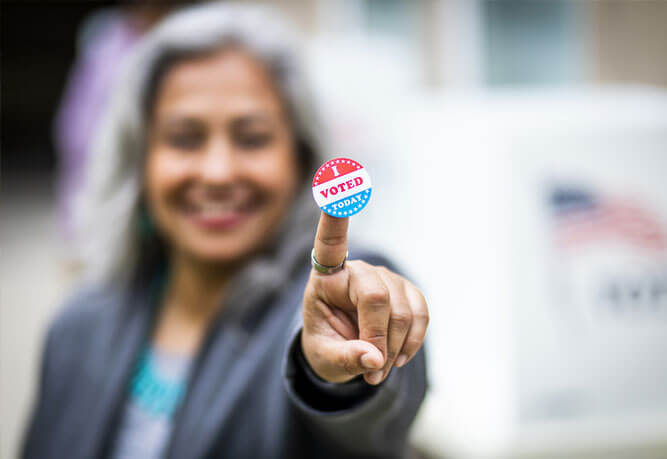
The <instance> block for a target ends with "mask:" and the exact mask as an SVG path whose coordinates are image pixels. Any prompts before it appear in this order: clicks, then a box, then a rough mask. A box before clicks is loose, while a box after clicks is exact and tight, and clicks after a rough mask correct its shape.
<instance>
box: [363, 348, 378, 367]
mask: <svg viewBox="0 0 667 459" xmlns="http://www.w3.org/2000/svg"><path fill="white" fill-rule="evenodd" d="M361 364H362V365H363V367H364V368H367V369H369V370H375V369H376V368H379V367H380V365H378V364H377V362H376V361H375V360H374V359H373V357H372V356H371V353H370V352H367V353H365V354H364V355H362V356H361Z"/></svg>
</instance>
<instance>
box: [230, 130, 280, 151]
mask: <svg viewBox="0 0 667 459" xmlns="http://www.w3.org/2000/svg"><path fill="white" fill-rule="evenodd" d="M272 140H273V135H272V134H271V133H269V132H262V133H240V134H238V135H237V136H236V139H235V141H236V144H237V145H238V146H239V147H241V148H243V149H246V150H254V149H259V148H263V147H266V146H267V145H268V144H270V143H271V141H272Z"/></svg>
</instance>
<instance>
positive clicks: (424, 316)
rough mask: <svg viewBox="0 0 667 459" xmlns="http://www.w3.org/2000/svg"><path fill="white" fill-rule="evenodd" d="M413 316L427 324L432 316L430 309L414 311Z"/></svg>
mask: <svg viewBox="0 0 667 459" xmlns="http://www.w3.org/2000/svg"><path fill="white" fill-rule="evenodd" d="M413 318H414V320H416V321H419V322H422V323H424V324H425V325H428V323H429V321H430V320H431V317H430V315H429V313H428V311H425V310H424V311H416V312H414V313H413Z"/></svg>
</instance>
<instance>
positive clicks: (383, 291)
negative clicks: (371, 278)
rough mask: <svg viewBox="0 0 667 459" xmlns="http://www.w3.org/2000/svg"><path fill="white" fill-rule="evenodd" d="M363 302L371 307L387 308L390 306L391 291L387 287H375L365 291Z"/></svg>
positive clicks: (362, 296) (362, 297)
mask: <svg viewBox="0 0 667 459" xmlns="http://www.w3.org/2000/svg"><path fill="white" fill-rule="evenodd" d="M361 301H362V302H363V303H364V304H366V305H369V306H386V305H388V304H389V290H388V289H387V288H386V287H374V288H371V289H367V290H365V291H364V292H363V293H362V295H361Z"/></svg>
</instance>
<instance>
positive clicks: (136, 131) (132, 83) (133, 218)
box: [77, 4, 325, 281]
mask: <svg viewBox="0 0 667 459" xmlns="http://www.w3.org/2000/svg"><path fill="white" fill-rule="evenodd" d="M226 44H234V45H238V46H241V47H243V48H244V49H247V50H248V51H249V52H251V53H252V54H253V55H255V56H256V57H258V58H259V59H261V60H262V61H263V62H264V63H265V65H266V66H267V68H268V69H269V71H270V72H271V74H272V76H273V78H274V80H275V82H276V84H277V86H278V88H279V90H280V92H281V95H282V97H283V99H284V101H285V103H286V106H287V109H288V112H289V115H290V118H291V123H292V127H293V131H294V135H295V138H296V140H297V142H296V144H297V150H299V151H298V153H299V154H300V155H301V160H302V164H303V166H304V168H303V169H304V172H305V173H306V174H308V173H309V172H311V171H312V170H313V168H314V167H315V166H317V165H318V164H319V163H320V162H323V161H324V155H323V148H324V145H325V142H324V141H323V138H322V135H323V134H322V132H323V131H322V130H321V128H320V126H319V125H318V124H317V117H316V116H315V111H314V109H313V107H312V106H311V102H312V98H311V97H309V95H308V90H307V85H306V83H305V81H304V80H305V79H304V76H303V72H302V70H301V68H300V67H299V62H298V59H297V52H296V49H297V48H296V37H295V35H294V34H293V31H292V30H291V28H290V27H289V25H288V24H287V23H286V22H285V21H284V20H283V19H282V18H281V16H280V15H279V14H278V12H276V11H275V10H274V9H272V8H270V7H266V6H258V5H240V4H206V5H200V6H196V7H192V8H188V9H185V10H182V11H180V12H177V13H174V14H173V15H171V16H170V17H168V18H167V19H165V21H164V22H162V23H161V24H160V25H159V26H157V27H156V28H155V29H153V30H152V31H151V32H150V33H149V34H147V35H146V36H145V37H144V38H143V39H142V40H141V41H140V42H139V44H138V45H137V47H136V48H135V50H134V51H133V53H132V55H131V56H129V57H128V59H127V60H126V61H125V64H124V67H123V70H122V71H121V74H120V77H119V78H118V80H117V84H116V86H115V88H114V91H113V94H112V97H111V98H110V102H109V106H108V107H107V109H106V112H105V113H104V116H103V119H102V121H101V122H100V125H99V130H98V131H97V132H96V136H95V138H94V141H93V144H92V148H91V151H90V161H89V169H88V171H87V177H86V179H87V181H86V184H85V186H84V190H83V192H82V193H81V195H80V199H79V202H78V203H77V207H78V209H79V212H78V215H79V218H80V223H81V225H80V226H81V235H80V238H79V241H80V242H79V244H78V250H79V255H80V257H81V259H82V260H83V262H84V276H85V277H87V278H89V279H90V278H92V279H95V280H103V281H108V280H119V279H123V278H126V277H127V276H129V275H132V273H134V272H135V271H136V269H137V268H138V266H139V265H140V264H141V262H142V260H141V257H142V256H143V255H142V251H141V247H140V245H141V244H142V241H141V239H142V236H141V231H140V226H141V221H140V220H141V217H142V216H141V205H142V203H141V194H142V177H143V173H142V170H143V165H144V159H145V148H146V131H147V116H146V111H147V104H149V103H150V98H151V97H152V94H154V93H155V91H156V85H157V84H158V83H159V78H160V75H161V72H162V73H163V72H164V70H165V67H166V66H168V65H169V63H170V62H173V61H174V60H175V59H179V58H186V57H187V56H191V55H197V54H201V53H204V52H207V51H212V50H214V49H216V48H219V47H221V46H225V45H226ZM306 182H307V180H306V179H305V177H304V180H303V184H302V189H301V192H300V193H299V195H298V196H297V198H296V202H295V203H294V205H293V209H292V211H291V213H290V215H288V216H287V218H286V221H285V222H284V223H283V228H282V229H281V230H280V231H279V233H281V236H280V237H282V238H283V239H285V238H287V239H289V237H290V236H288V233H289V232H290V230H289V228H291V229H292V232H293V229H294V228H310V229H311V230H312V229H313V228H314V226H310V225H312V224H313V222H314V221H316V218H317V217H316V216H317V212H316V211H317V208H316V207H315V206H314V205H313V204H312V202H309V201H310V199H311V198H310V197H309V194H310V186H309V184H308V183H306ZM305 225H308V226H305ZM308 236H309V237H311V235H310V233H309V234H308ZM291 237H292V238H294V236H291ZM283 242H284V241H283ZM294 244H296V243H294ZM294 244H293V245H294ZM296 245H301V244H300V243H299V244H296Z"/></svg>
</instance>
